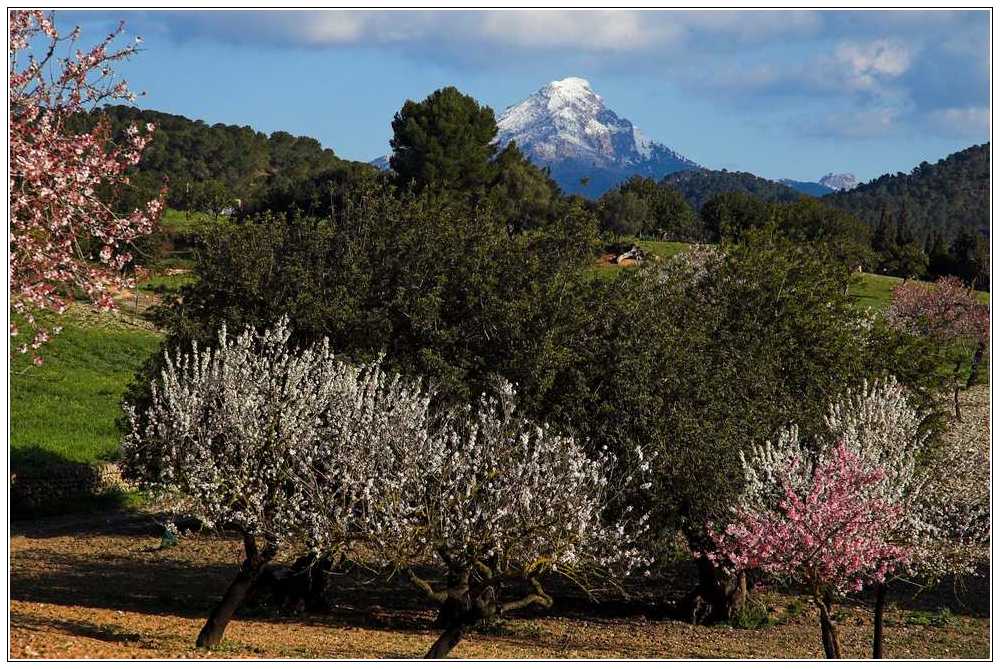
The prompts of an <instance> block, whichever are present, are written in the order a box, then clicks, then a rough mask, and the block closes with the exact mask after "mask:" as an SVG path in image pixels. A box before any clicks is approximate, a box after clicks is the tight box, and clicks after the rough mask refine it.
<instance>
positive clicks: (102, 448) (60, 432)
mask: <svg viewBox="0 0 1000 669" xmlns="http://www.w3.org/2000/svg"><path fill="white" fill-rule="evenodd" d="M159 341H160V335H159V334H158V333H156V332H152V331H149V330H145V329H141V328H138V327H129V326H127V325H125V324H123V323H120V322H117V321H115V320H114V319H112V318H111V317H100V318H98V317H95V316H93V315H90V314H87V315H84V313H83V312H82V311H71V312H69V314H68V315H67V317H66V319H65V321H64V329H63V331H62V333H60V334H59V335H58V336H56V337H54V338H53V339H52V341H51V342H50V343H49V344H47V345H46V347H45V349H44V351H43V352H44V355H45V364H44V365H42V366H41V367H26V362H27V361H26V360H25V359H24V358H23V357H22V358H17V359H15V360H14V362H13V365H12V372H13V373H12V375H11V381H10V389H11V396H10V412H11V414H10V415H11V419H10V428H11V434H10V448H11V465H12V467H13V468H15V469H16V468H18V467H22V466H25V465H30V463H31V462H33V461H38V460H46V461H49V460H52V459H64V460H69V461H73V462H92V461H95V460H102V459H109V458H113V457H114V455H115V453H116V451H117V449H118V431H117V429H116V427H115V419H116V418H117V417H118V416H119V414H120V409H119V402H120V401H121V396H122V392H123V391H124V389H125V386H126V385H127V384H128V382H129V381H131V379H132V375H133V374H134V372H135V370H136V369H137V368H138V367H139V366H140V365H141V364H142V362H143V361H145V360H146V358H147V357H148V356H149V355H150V354H152V353H153V352H154V351H156V348H157V346H158V344H159Z"/></svg>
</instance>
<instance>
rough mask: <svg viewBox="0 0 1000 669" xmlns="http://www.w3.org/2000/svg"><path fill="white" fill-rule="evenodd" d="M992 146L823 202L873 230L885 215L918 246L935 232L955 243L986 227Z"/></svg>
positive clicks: (884, 177) (881, 179)
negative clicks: (900, 224)
mask: <svg viewBox="0 0 1000 669" xmlns="http://www.w3.org/2000/svg"><path fill="white" fill-rule="evenodd" d="M989 193H990V145H989V144H988V143H987V144H980V145H977V146H971V147H969V148H967V149H965V150H963V151H959V152H958V153H953V154H951V155H950V156H948V157H947V158H943V159H941V160H939V161H938V162H937V163H935V164H933V165H931V164H930V163H927V162H926V161H925V162H922V163H920V164H919V165H917V166H916V167H914V168H913V170H912V171H911V172H910V173H909V174H904V173H902V172H898V173H896V174H884V175H882V176H881V177H879V178H878V179H874V180H872V181H869V182H868V183H864V184H861V185H860V186H858V187H857V188H854V189H853V190H849V191H845V192H840V193H834V194H831V195H828V196H826V198H824V199H825V200H827V201H828V202H830V204H832V205H834V206H836V207H839V208H841V209H845V210H847V211H849V212H851V213H852V214H854V215H855V216H857V217H858V218H860V219H861V220H863V221H865V222H866V223H868V224H869V225H871V226H873V227H876V226H878V224H879V222H880V221H881V220H883V219H884V218H885V217H886V216H892V217H893V218H894V219H896V220H897V221H900V220H901V219H902V220H903V221H904V222H905V223H906V224H907V225H908V226H909V227H910V230H911V234H912V235H913V236H914V237H915V238H916V239H917V241H919V242H921V243H925V244H926V242H927V241H928V238H929V237H931V236H932V235H933V234H934V233H940V234H941V235H942V236H943V237H944V240H945V241H946V242H949V243H950V242H952V241H954V240H955V239H956V238H957V237H958V236H959V233H960V232H962V231H963V230H966V229H972V230H974V231H977V232H981V233H984V234H988V232H989V227H990V200H989Z"/></svg>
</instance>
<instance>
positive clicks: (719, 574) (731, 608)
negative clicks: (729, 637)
mask: <svg viewBox="0 0 1000 669" xmlns="http://www.w3.org/2000/svg"><path fill="white" fill-rule="evenodd" d="M695 564H696V565H697V567H698V585H697V586H695V589H694V590H693V591H692V592H691V593H690V594H689V595H688V596H687V597H686V598H685V600H684V604H683V605H682V610H684V611H685V613H686V615H687V616H688V617H689V618H690V620H691V622H692V623H694V624H711V623H716V622H720V621H724V620H731V619H733V618H734V617H736V615H737V614H738V613H739V611H740V610H741V609H742V608H743V607H744V606H745V605H746V601H747V596H748V592H749V587H748V583H747V577H746V574H745V573H744V572H739V573H737V574H727V573H726V572H725V571H723V570H722V569H720V568H719V567H717V566H716V565H715V564H713V563H712V561H711V560H709V559H708V558H706V557H699V558H697V559H696V561H695Z"/></svg>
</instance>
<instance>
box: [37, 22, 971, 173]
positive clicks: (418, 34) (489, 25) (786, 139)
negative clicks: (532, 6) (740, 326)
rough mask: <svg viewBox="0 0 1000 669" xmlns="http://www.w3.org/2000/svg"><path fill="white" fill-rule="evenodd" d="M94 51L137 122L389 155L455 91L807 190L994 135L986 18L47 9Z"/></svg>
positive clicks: (905, 165)
mask: <svg viewBox="0 0 1000 669" xmlns="http://www.w3.org/2000/svg"><path fill="white" fill-rule="evenodd" d="M56 18H57V23H58V24H59V25H60V27H70V26H72V25H77V24H78V25H80V26H81V27H82V29H83V38H82V41H83V43H85V44H89V43H91V42H93V41H96V40H97V39H98V38H99V37H100V36H103V34H105V33H106V32H108V31H109V30H110V29H111V28H112V27H113V26H114V25H115V24H116V23H117V21H118V20H119V19H124V20H125V21H126V32H127V35H128V36H129V37H134V36H136V35H140V36H142V38H143V44H144V49H145V50H144V51H143V52H142V53H140V54H139V55H138V56H137V57H136V58H135V59H134V60H133V61H131V62H129V63H127V64H125V65H123V66H122V67H121V69H120V71H121V73H122V74H123V75H124V77H125V78H127V79H128V81H129V83H130V85H131V86H132V88H133V89H134V90H137V91H139V90H144V91H146V92H147V95H146V96H145V97H143V98H141V99H140V100H139V101H138V104H139V105H140V106H142V107H145V108H151V109H158V110H161V111H166V112H171V113H176V114H183V115H185V116H188V117H191V118H200V119H204V120H205V121H207V122H209V123H235V124H240V125H251V126H253V127H254V128H256V129H258V130H261V131H264V132H272V131H275V130H287V131H289V132H292V133H295V134H302V135H309V136H313V137H316V138H317V139H319V140H320V141H321V142H322V143H323V144H324V145H325V146H328V147H330V148H332V149H333V150H334V151H336V153H337V154H338V155H340V156H343V157H345V158H351V159H357V160H370V159H372V158H374V157H376V156H378V155H381V154H384V153H385V152H386V151H387V150H388V139H389V136H390V134H391V129H390V127H389V123H390V121H391V119H392V115H393V113H394V112H395V111H396V110H398V109H399V107H400V106H401V105H402V103H403V101H404V100H406V99H407V98H410V99H418V100H419V99H422V98H423V97H425V96H426V95H427V94H429V93H430V92H432V91H433V90H435V89H436V88H440V87H441V86H446V85H454V86H457V87H458V88H459V89H461V90H463V91H464V92H466V93H469V94H471V95H473V96H475V97H476V98H477V99H478V100H480V101H481V102H483V103H485V104H488V105H490V106H491V107H493V108H494V109H495V110H496V111H497V113H498V114H499V113H500V111H502V110H503V109H504V108H505V107H507V106H509V105H512V104H515V103H516V102H518V101H520V100H521V99H523V98H524V97H526V96H527V95H529V94H530V93H532V92H534V91H535V90H537V89H538V88H540V87H541V86H543V85H545V84H546V83H548V82H549V81H552V80H554V79H562V78H564V77H567V76H579V77H583V78H586V79H588V80H589V81H590V83H591V86H592V87H593V89H594V90H595V91H597V92H598V93H599V94H601V95H602V96H603V97H604V99H605V102H606V103H607V104H608V106H609V107H611V108H612V109H614V110H615V111H616V112H617V113H618V114H619V115H621V116H624V117H626V118H628V119H630V120H631V121H632V122H633V123H635V124H636V125H638V126H639V127H640V128H641V129H642V130H643V131H644V132H645V133H646V134H647V136H649V137H651V138H653V139H655V140H657V141H660V142H662V143H664V144H666V145H667V146H669V147H671V148H673V149H675V150H677V151H679V152H680V153H682V154H684V155H686V156H688V157H689V158H691V159H693V160H695V161H697V162H699V163H701V164H702V165H705V166H706V167H711V168H717V169H719V168H727V169H730V170H734V169H738V170H746V171H750V172H754V173H756V174H759V175H761V176H765V177H770V178H780V177H789V178H794V179H801V180H816V179H818V178H819V177H821V176H822V175H823V174H825V173H827V172H830V171H833V172H853V173H855V174H856V175H857V176H858V177H859V178H860V179H863V180H867V179H870V178H873V177H876V176H878V175H880V174H883V173H885V172H896V171H908V170H909V169H910V168H912V167H913V166H914V165H916V164H918V163H919V162H920V161H922V160H927V161H929V162H934V161H936V160H937V159H939V158H942V157H944V156H945V155H947V154H949V153H952V152H954V151H956V150H959V149H962V148H965V147H967V146H969V145H971V144H978V143H981V142H985V141H987V140H988V139H989V125H988V124H989V101H990V98H989V35H990V32H989V30H990V28H989V20H990V18H989V13H988V12H986V11H948V12H943V11H884V12H883V11H880V12H873V11H798V12H792V11H767V12H756V11H735V10H733V11H685V12H678V11H660V12H656V11H647V12H599V11H520V12H519V11H493V12H488V11H434V12H417V11H384V12H370V11H354V12H351V11H318V10H310V11H214V12H199V11H190V12H183V11H126V10H111V11H104V12H84V11H72V12H69V11H67V12H57V14H56Z"/></svg>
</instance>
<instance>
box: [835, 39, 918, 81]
mask: <svg viewBox="0 0 1000 669" xmlns="http://www.w3.org/2000/svg"><path fill="white" fill-rule="evenodd" d="M912 59H913V56H912V53H911V50H910V48H909V47H907V45H905V44H903V43H902V42H899V41H896V40H890V39H879V40H874V41H872V42H867V43H858V42H842V43H840V45H838V46H837V48H836V50H835V51H834V54H833V63H834V65H835V66H837V67H841V68H844V74H845V75H846V77H845V81H846V83H847V84H848V85H850V86H852V87H855V88H858V89H861V90H869V89H874V88H877V87H878V86H879V85H880V83H881V82H882V81H885V80H889V79H895V78H897V77H900V76H902V75H903V74H904V73H906V71H907V70H908V69H909V67H910V63H911V62H912Z"/></svg>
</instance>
